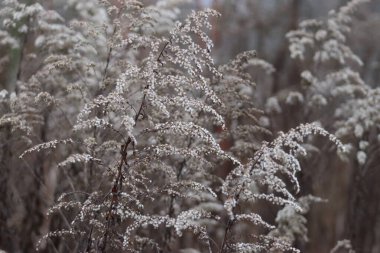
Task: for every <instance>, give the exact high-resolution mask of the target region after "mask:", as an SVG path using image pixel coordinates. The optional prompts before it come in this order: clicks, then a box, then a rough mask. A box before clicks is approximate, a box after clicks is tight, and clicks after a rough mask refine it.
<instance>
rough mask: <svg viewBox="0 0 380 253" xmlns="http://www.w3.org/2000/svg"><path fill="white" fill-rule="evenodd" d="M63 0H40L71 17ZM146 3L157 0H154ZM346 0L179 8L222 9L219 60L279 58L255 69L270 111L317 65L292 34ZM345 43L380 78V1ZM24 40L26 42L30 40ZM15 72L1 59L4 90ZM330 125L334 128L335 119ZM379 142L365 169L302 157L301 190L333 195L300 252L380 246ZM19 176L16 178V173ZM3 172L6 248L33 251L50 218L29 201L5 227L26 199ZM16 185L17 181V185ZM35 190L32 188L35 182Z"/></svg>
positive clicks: (280, 121)
mask: <svg viewBox="0 0 380 253" xmlns="http://www.w3.org/2000/svg"><path fill="white" fill-rule="evenodd" d="M83 1H84V0H83ZM25 2H27V1H25ZM30 2H33V1H30ZM65 2H66V1H63V0H62V1H58V0H45V1H40V3H41V4H42V5H44V7H45V8H47V9H54V10H56V11H58V12H59V13H61V14H62V15H63V16H65V15H66V16H65V18H69V16H70V13H69V12H67V11H65V10H63V9H60V8H63V5H64V3H65ZM143 2H145V3H146V4H153V3H155V2H156V1H148V0H146V1H143ZM347 2H348V1H346V0H318V1H315V0H194V1H183V3H180V4H179V5H178V8H179V9H180V10H181V14H180V16H181V17H184V16H186V15H187V14H188V13H189V12H190V11H191V10H194V9H195V10H197V9H203V8H212V9H216V10H217V11H218V12H220V13H221V17H219V18H215V19H213V20H212V23H213V27H214V29H213V30H212V32H211V37H212V39H213V41H214V44H215V47H214V49H213V55H214V58H215V62H216V63H217V64H223V63H226V62H227V61H228V60H230V59H232V58H233V57H234V56H236V55H237V54H238V53H240V52H243V51H246V50H256V52H257V55H258V57H259V58H260V59H263V60H265V61H266V62H268V63H270V64H272V65H273V67H274V69H275V71H274V72H273V74H268V73H267V72H266V71H265V70H260V69H257V70H253V71H252V75H253V77H254V79H255V81H256V84H257V87H256V91H255V95H254V97H255V103H256V105H257V107H258V108H261V109H263V110H265V106H266V103H267V101H268V99H269V98H270V97H277V98H278V99H279V100H281V97H282V96H285V95H284V94H288V93H287V92H288V91H289V90H293V89H297V88H298V87H300V85H301V83H302V80H301V73H302V71H303V70H304V68H305V66H306V65H311V63H310V62H307V61H303V62H300V61H297V60H294V59H291V57H290V53H289V42H288V39H287V37H286V34H287V33H288V32H289V31H291V30H295V29H297V27H298V24H299V22H301V21H302V20H305V19H311V18H316V19H319V20H326V19H327V16H328V13H329V11H330V10H332V9H338V8H339V6H342V5H344V4H346V3H347ZM0 11H1V10H0ZM346 44H347V45H348V46H349V47H350V48H351V49H352V51H353V52H354V53H355V54H357V55H358V56H359V57H360V58H361V59H362V61H363V66H361V67H355V70H356V71H358V72H359V73H360V75H361V78H362V79H363V80H364V82H365V83H366V84H367V85H369V86H370V87H373V88H375V87H378V86H379V85H380V1H379V0H374V1H371V2H370V3H366V4H363V5H362V6H360V8H359V9H358V10H357V12H356V13H355V14H354V20H353V24H352V30H351V31H350V32H349V33H348V34H347V41H346ZM25 47H28V44H26V45H25ZM8 50H9V49H6V48H0V59H2V56H5V55H7V54H8V53H9V51H8ZM28 68H30V66H27V65H26V66H25V69H24V71H25V72H27V71H28ZM16 75H17V69H15V65H12V64H4V63H2V61H1V60H0V90H2V89H8V90H12V89H14V88H12V87H10V86H9V85H10V84H11V83H13V82H12V79H14V78H15V77H16ZM324 110H325V111H322V112H319V115H321V114H322V115H323V114H324V113H326V114H327V113H329V112H328V110H329V108H325V109H324ZM271 121H272V122H275V124H271V125H270V128H271V130H272V131H274V132H277V131H287V130H289V129H290V128H292V127H295V126H297V125H298V124H300V123H303V122H307V121H309V120H306V118H305V111H303V110H302V108H300V107H299V106H297V105H296V106H293V107H291V108H287V109H286V111H285V112H284V113H282V114H280V115H275V116H272V118H271ZM324 126H325V127H326V128H327V129H328V130H330V131H333V132H334V127H333V124H325V125H324ZM319 144H320V145H318V146H323V145H325V144H326V143H324V142H322V143H319ZM5 148H6V146H4V145H3V149H4V150H3V151H2V152H3V153H2V154H3V156H5V155H4V154H5V153H6V151H5ZM377 148H378V145H377V146H376V148H374V149H375V151H374V152H373V159H372V160H370V163H369V164H368V165H367V166H368V168H369V169H368V170H366V173H365V174H363V173H359V172H358V169H359V167H358V165H357V162H355V161H348V162H347V161H342V160H341V159H339V157H337V155H336V154H335V152H332V151H331V149H329V148H328V147H326V148H324V149H322V151H320V152H319V153H318V152H316V153H315V154H313V156H311V159H308V160H305V161H302V163H303V167H304V170H303V172H302V173H301V174H300V181H301V184H302V185H301V189H303V190H302V192H301V195H306V194H312V195H315V196H318V197H321V198H324V199H327V202H322V203H317V204H314V205H313V206H312V208H311V211H310V212H309V213H308V214H307V219H308V222H307V227H308V238H309V239H308V242H305V241H303V240H296V242H295V246H296V247H298V248H300V249H301V251H302V252H308V253H321V252H329V251H330V250H331V249H332V248H333V247H334V245H335V244H336V242H337V241H339V240H342V239H350V240H351V241H352V244H353V245H354V248H356V249H357V252H358V253H376V252H380V183H379V181H380V156H379V152H378V150H377ZM7 155H8V156H9V154H7ZM3 162H4V161H3ZM4 163H5V162H4ZM4 163H3V165H2V166H4ZM13 176H14V177H17V174H16V175H13ZM29 176H31V175H29ZM31 177H33V175H32V176H31ZM0 178H1V180H2V181H0V194H2V195H0V202H1V203H0V209H1V210H0V221H1V222H2V223H0V227H2V228H0V232H1V229H3V232H1V233H0V248H2V247H3V248H4V249H7V248H8V249H12V247H13V246H9V242H10V241H9V240H10V239H9V238H13V239H12V240H15V242H14V244H17V243H19V244H20V245H21V244H23V245H22V246H20V248H19V249H18V250H19V251H17V252H33V250H34V247H31V246H30V245H33V243H34V242H35V241H36V237H33V238H30V243H29V244H28V243H27V242H25V241H24V242H23V243H21V242H20V240H21V239H20V238H21V237H24V238H25V237H28V235H32V234H33V232H31V231H33V230H36V227H38V226H46V224H39V223H38V222H37V223H34V224H33V223H32V224H27V223H28V222H30V220H29V219H28V218H26V217H27V216H28V215H34V214H33V207H31V209H30V211H26V212H23V213H21V214H20V216H19V217H14V216H12V219H14V222H12V224H13V225H12V226H14V227H13V228H15V227H17V226H23V229H16V228H15V229H14V230H13V232H12V231H11V232H9V231H10V230H7V229H5V226H6V223H7V224H9V222H10V221H9V217H11V215H10V214H9V211H4V210H5V209H7V208H9V205H17V204H20V203H15V201H14V198H12V199H10V198H9V195H8V192H7V190H6V189H5V187H6V185H9V179H4V177H1V176H0ZM7 180H8V181H7ZM6 181H7V182H6ZM23 182H24V183H25V182H26V185H27V184H28V183H29V181H28V180H25V179H24V181H23ZM1 187H3V188H1ZM14 187H16V188H17V186H16V185H14ZM37 188H38V187H37ZM30 189H31V191H33V188H30ZM14 192H17V191H14ZM30 194H31V195H33V194H32V193H30ZM28 196H29V195H26V196H22V198H28ZM29 197H30V196H29ZM12 201H13V202H12ZM16 202H17V201H16ZM28 212H29V213H28ZM265 215H266V216H267V218H268V219H269V220H274V219H275V217H276V212H275V211H273V210H268V212H267V213H266V214H265ZM37 220H38V219H37ZM32 222H33V221H32ZM19 230H22V233H19V232H16V231H19ZM17 238H18V239H17ZM9 252H12V251H9ZM14 252H16V251H14ZM342 252H343V251H342Z"/></svg>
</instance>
